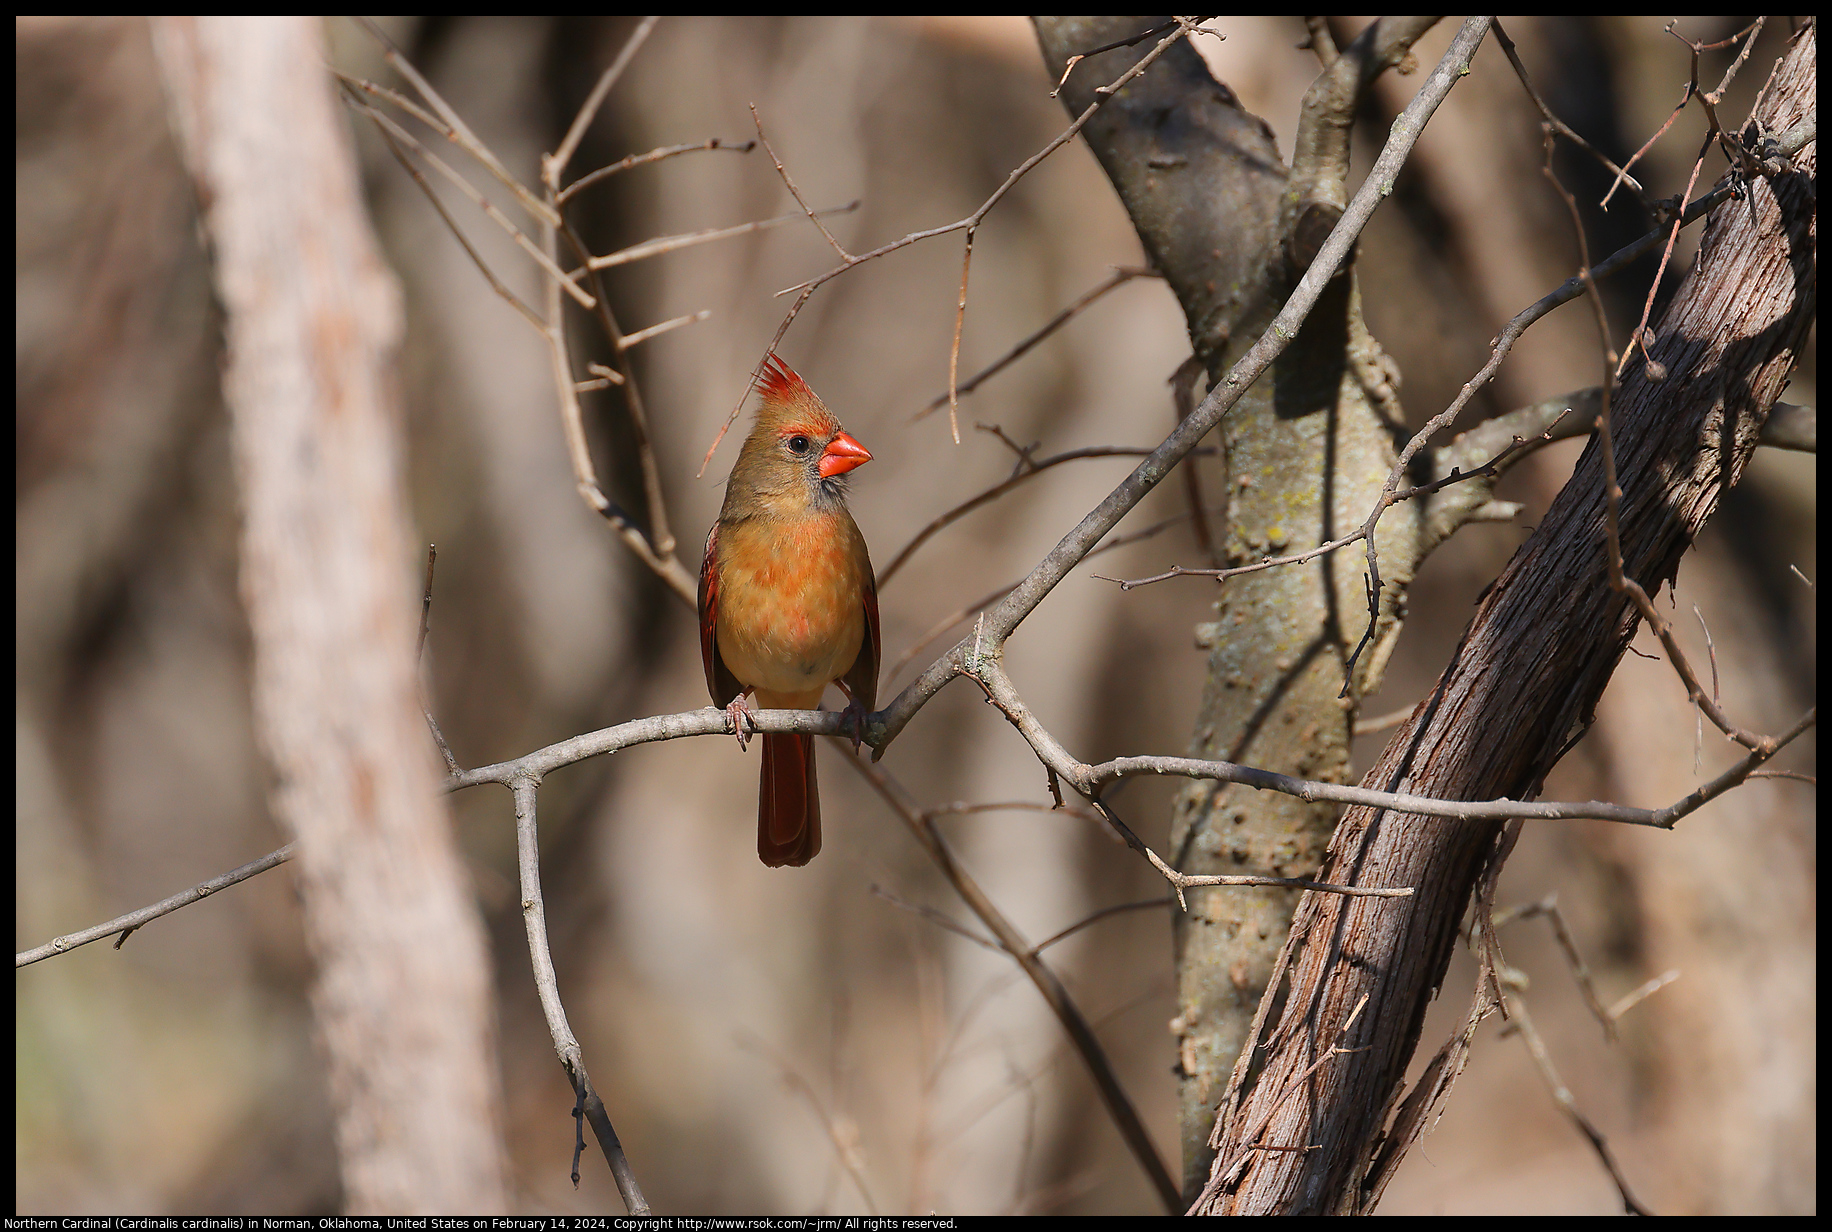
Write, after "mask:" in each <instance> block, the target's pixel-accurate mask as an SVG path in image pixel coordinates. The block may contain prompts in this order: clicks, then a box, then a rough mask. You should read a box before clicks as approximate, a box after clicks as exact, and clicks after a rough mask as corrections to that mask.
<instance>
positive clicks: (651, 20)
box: [542, 16, 661, 211]
mask: <svg viewBox="0 0 1832 1232" xmlns="http://www.w3.org/2000/svg"><path fill="white" fill-rule="evenodd" d="M660 20H661V18H660V17H659V16H654V17H644V18H643V19H642V20H641V21H640V22H638V23H637V24H636V29H634V30H632V31H630V37H629V38H627V39H625V40H624V44H623V47H622V49H621V50H619V51H618V53H617V58H616V59H615V60H612V61H611V64H610V67H609V68H607V69H605V70H604V72H602V73H600V74H599V75H598V81H597V83H596V84H595V85H593V86H592V92H591V93H590V94H588V95H587V96H586V98H585V101H584V102H583V103H581V104H580V105H579V111H578V114H577V115H575V116H573V121H572V124H571V125H570V126H569V127H568V128H567V130H566V136H565V137H564V138H562V139H561V141H560V148H559V149H557V150H555V151H554V152H553V153H552V154H551V155H549V156H548V157H547V159H546V160H545V163H544V166H543V167H542V178H543V179H545V178H547V177H548V173H549V172H551V176H552V178H553V179H554V180H555V181H558V180H559V178H560V177H561V176H562V175H564V174H565V172H566V167H567V164H569V163H571V162H572V157H573V155H574V154H575V153H576V152H577V151H578V149H579V142H581V141H583V140H584V139H585V130H586V129H588V128H590V127H591V126H592V121H593V120H594V119H596V118H597V115H598V108H600V107H602V106H603V105H604V100H605V98H606V97H607V96H608V95H609V94H610V92H611V87H612V86H614V85H616V84H617V79H618V78H619V77H621V76H623V71H624V70H625V69H626V68H629V67H630V61H631V60H634V59H635V58H636V53H637V51H639V50H640V49H641V48H642V45H643V44H644V43H646V42H648V41H649V36H650V35H651V34H653V33H654V32H655V23H656V22H658V21H660ZM548 205H549V206H551V207H552V208H554V209H555V210H556V211H557V210H558V208H559V203H558V202H557V201H549V202H548Z"/></svg>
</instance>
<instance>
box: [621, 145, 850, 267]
mask: <svg viewBox="0 0 1832 1232" xmlns="http://www.w3.org/2000/svg"><path fill="white" fill-rule="evenodd" d="M694 148H696V149H697V148H698V147H697V146H696V147H694ZM858 208H859V203H858V202H857V201H852V202H849V203H847V204H846V205H836V206H834V207H833V208H832V209H827V210H816V211H815V215H816V216H817V217H826V216H828V215H832V214H850V213H852V212H853V211H854V210H856V209H858ZM802 217H804V215H802V214H780V215H778V216H777V217H775V218H764V219H760V220H759V221H757V222H741V223H739V224H738V225H737V226H735V227H712V228H709V229H708V230H705V231H689V232H687V233H686V234H684V235H662V236H657V237H656V238H655V239H652V240H644V241H643V242H642V243H640V244H632V245H631V246H630V247H628V248H620V249H618V250H617V251H616V252H611V253H606V254H605V255H604V256H602V257H592V258H591V259H590V260H588V261H587V262H586V265H587V267H588V268H590V269H595V270H601V269H610V268H611V267H612V266H613V265H627V264H629V263H630V262H631V261H641V260H643V259H644V258H646V257H655V256H660V255H661V254H662V253H664V252H678V251H679V250H680V249H683V248H692V247H695V246H696V245H699V244H710V243H712V242H714V241H715V240H728V239H731V238H733V237H734V236H739V235H751V234H753V233H755V232H758V231H768V230H771V229H772V228H775V227H780V226H782V225H783V224H784V223H786V222H794V221H795V220H796V219H798V218H802Z"/></svg>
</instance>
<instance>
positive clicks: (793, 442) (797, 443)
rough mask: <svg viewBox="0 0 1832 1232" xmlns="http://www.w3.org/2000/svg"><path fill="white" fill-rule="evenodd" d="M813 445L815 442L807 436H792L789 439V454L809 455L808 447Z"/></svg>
mask: <svg viewBox="0 0 1832 1232" xmlns="http://www.w3.org/2000/svg"><path fill="white" fill-rule="evenodd" d="M811 444H813V442H812V441H810V440H809V439H808V438H807V437H805V436H791V437H790V438H789V452H790V453H792V454H796V455H800V454H804V453H807V452H808V446H809V445H811Z"/></svg>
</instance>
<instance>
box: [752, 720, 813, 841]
mask: <svg viewBox="0 0 1832 1232" xmlns="http://www.w3.org/2000/svg"><path fill="white" fill-rule="evenodd" d="M820 849H821V797H820V793H819V792H818V791H817V790H816V787H815V780H814V737H813V736H800V735H772V734H769V733H765V735H764V737H763V780H762V782H761V784H760V785H759V787H758V791H757V857H758V858H759V859H760V860H762V861H763V862H764V863H765V864H767V865H769V866H770V867H771V868H778V867H780V866H782V865H784V864H793V865H798V866H799V865H802V864H806V863H807V862H808V861H810V860H812V859H813V858H814V857H815V856H816V855H817V854H819V852H820Z"/></svg>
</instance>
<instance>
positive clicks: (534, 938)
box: [509, 775, 649, 1215]
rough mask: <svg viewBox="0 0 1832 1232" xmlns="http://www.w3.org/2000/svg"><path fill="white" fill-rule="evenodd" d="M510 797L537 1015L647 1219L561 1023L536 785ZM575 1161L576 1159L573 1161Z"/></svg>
mask: <svg viewBox="0 0 1832 1232" xmlns="http://www.w3.org/2000/svg"><path fill="white" fill-rule="evenodd" d="M509 787H510V789H511V790H512V791H513V792H514V793H515V854H516V868H517V870H518V872H519V874H520V877H521V894H522V924H523V926H524V928H525V930H526V932H527V934H528V960H529V964H530V966H531V967H532V968H533V971H534V990H535V994H536V995H537V996H538V997H539V999H540V1002H541V1014H542V1016H543V1017H545V1018H546V1020H547V1030H548V1033H549V1034H550V1035H551V1036H552V1037H553V1048H554V1051H555V1052H556V1053H558V1054H559V1058H560V1064H561V1065H562V1066H563V1067H564V1068H565V1070H566V1076H567V1077H568V1078H569V1079H570V1080H571V1081H572V1086H573V1092H574V1094H575V1095H576V1096H577V1097H578V1100H579V1105H580V1111H581V1112H582V1113H583V1115H584V1117H585V1119H586V1120H587V1121H589V1122H591V1126H592V1133H593V1134H594V1135H595V1136H596V1137H597V1139H598V1148H599V1149H600V1150H602V1151H603V1152H604V1157H605V1160H606V1161H607V1162H608V1163H609V1164H610V1166H611V1176H612V1177H613V1178H614V1179H615V1180H616V1182H617V1192H618V1193H619V1194H620V1195H621V1196H622V1197H623V1204H624V1207H625V1209H627V1210H628V1211H629V1212H630V1214H632V1215H647V1214H648V1213H649V1203H648V1200H647V1199H645V1198H644V1197H643V1195H642V1188H641V1187H640V1186H639V1185H638V1184H637V1182H636V1173H635V1172H634V1170H632V1169H631V1167H630V1161H629V1159H628V1158H627V1157H626V1156H625V1155H624V1153H623V1143H622V1142H621V1141H620V1140H619V1139H618V1137H617V1130H616V1129H615V1128H613V1127H612V1125H611V1117H610V1113H609V1112H607V1111H606V1110H605V1107H604V1101H603V1100H602V1099H600V1098H599V1096H598V1093H597V1092H596V1091H595V1090H593V1089H592V1080H591V1076H590V1075H589V1074H587V1073H586V1072H585V1053H584V1050H583V1049H581V1048H580V1047H579V1040H578V1037H577V1036H575V1035H574V1034H573V1031H572V1027H571V1025H570V1024H568V1022H567V1021H566V1006H565V1005H564V1004H563V1003H562V1002H561V1000H560V983H559V978H558V977H557V976H556V975H555V974H554V969H553V951H552V948H551V947H550V946H549V944H548V941H547V906H546V903H545V902H544V901H543V900H542V898H541V844H540V838H539V835H538V831H537V827H536V822H535V798H536V794H537V792H538V791H539V780H538V779H536V778H534V777H532V776H526V775H524V776H521V777H518V778H515V779H513V780H512V781H511V782H510V783H509ZM575 1159H576V1156H575ZM578 1178H579V1172H578V1165H577V1163H576V1162H575V1164H574V1167H573V1184H574V1185H575V1186H576V1185H577V1184H578V1183H579V1179H578Z"/></svg>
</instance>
